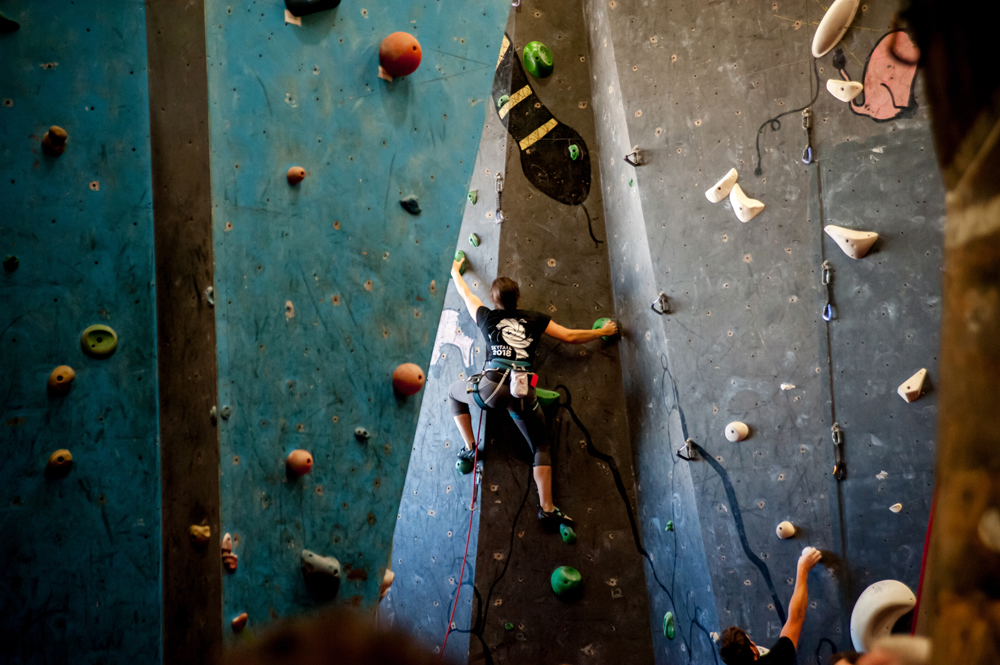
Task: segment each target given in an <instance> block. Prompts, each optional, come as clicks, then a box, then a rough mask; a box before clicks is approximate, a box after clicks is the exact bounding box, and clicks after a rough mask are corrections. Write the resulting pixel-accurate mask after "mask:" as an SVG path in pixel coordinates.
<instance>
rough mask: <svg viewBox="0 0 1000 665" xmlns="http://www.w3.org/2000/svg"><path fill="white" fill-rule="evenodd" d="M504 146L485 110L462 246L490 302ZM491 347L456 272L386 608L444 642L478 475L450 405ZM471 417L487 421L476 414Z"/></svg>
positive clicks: (463, 646)
mask: <svg viewBox="0 0 1000 665" xmlns="http://www.w3.org/2000/svg"><path fill="white" fill-rule="evenodd" d="M487 103H489V100H487ZM506 145H507V130H506V129H505V128H504V127H503V125H502V124H501V123H500V122H499V121H498V120H497V116H496V114H495V113H492V112H491V113H487V114H486V123H485V125H484V127H483V138H482V142H481V143H480V144H479V154H478V156H477V158H476V167H475V171H474V172H473V174H472V181H471V184H470V185H469V189H470V191H475V192H476V203H475V204H473V203H471V202H469V203H467V204H466V208H465V217H464V218H463V220H462V229H461V232H460V233H459V237H458V245H457V246H458V247H459V248H460V249H461V250H462V251H464V252H465V253H466V255H467V257H468V259H469V263H470V266H471V267H470V268H469V269H468V270H467V271H466V273H465V277H466V281H467V282H468V284H469V286H470V287H471V288H472V289H473V291H474V292H475V293H476V294H477V295H478V296H479V297H480V299H482V300H483V301H486V300H488V290H489V285H490V284H491V283H492V282H493V280H494V279H495V278H496V265H497V263H496V261H497V247H498V245H497V241H498V239H499V237H500V232H501V230H502V228H503V227H502V226H500V225H497V224H496V223H495V221H494V212H495V210H496V202H497V201H496V191H495V190H496V176H497V173H498V172H499V173H501V174H502V173H503V169H504V158H505V156H506ZM472 233H475V234H476V235H477V236H479V238H480V245H479V247H478V248H474V247H472V245H470V244H469V242H468V238H469V235H470V234H472ZM484 352H485V347H484V345H483V340H482V336H481V335H480V334H479V329H478V328H477V327H476V323H475V321H473V320H472V317H471V316H470V315H469V313H468V310H466V308H465V304H464V303H463V302H462V298H461V297H460V296H459V294H458V291H457V290H456V288H455V286H454V283H453V282H452V281H451V280H449V281H448V286H447V292H446V293H445V297H444V309H443V310H442V312H441V321H440V323H439V324H438V329H437V335H436V337H435V339H434V347H433V349H432V350H431V357H430V361H429V365H428V367H429V368H428V372H427V385H425V386H424V400H423V402H422V403H421V405H420V419H419V421H418V423H417V433H416V437H415V439H414V443H413V450H412V452H411V453H410V467H409V469H408V470H407V473H406V485H405V487H404V489H403V496H402V499H401V500H400V505H399V513H398V515H397V518H398V521H397V523H396V532H395V535H394V536H393V540H392V558H393V562H392V569H393V571H394V572H395V573H396V580H395V582H393V586H392V589H391V590H390V591H389V594H388V595H387V596H386V598H385V601H383V607H384V609H382V610H381V612H382V615H381V616H382V617H384V618H385V623H389V624H392V625H396V626H398V627H400V628H404V629H406V630H409V631H410V632H411V633H413V634H414V635H415V636H416V637H417V638H418V639H420V640H422V641H424V642H425V643H427V644H428V645H430V646H432V647H436V648H440V646H441V643H442V641H443V640H444V634H445V630H446V629H447V626H448V617H449V616H450V615H451V611H452V606H453V603H454V600H455V593H456V590H457V589H458V575H459V572H460V571H461V567H462V555H463V554H464V552H465V544H466V538H467V537H469V504H470V501H471V498H472V492H473V490H472V476H471V475H462V474H461V473H460V472H459V471H458V470H457V469H456V468H455V462H456V461H457V460H458V458H457V457H456V454H457V453H458V451H459V450H460V449H461V446H462V437H461V435H460V434H459V432H458V428H457V427H456V426H455V421H454V419H453V417H452V413H451V408H450V407H449V406H448V388H449V387H450V386H451V384H452V382H454V381H457V380H459V379H463V378H466V377H468V376H471V375H472V374H475V373H476V372H478V371H479V368H481V367H482V365H483V359H484V358H485V356H484V355H483V354H484ZM473 425H479V417H478V415H477V416H476V417H475V420H474V421H473ZM482 432H484V433H485V426H483V427H482ZM477 495H478V490H477ZM480 514H481V512H480V511H479V510H476V511H474V513H473V515H472V519H473V524H472V535H471V538H470V542H469V558H468V561H467V562H466V565H465V574H464V575H463V577H462V590H461V594H460V596H459V604H458V607H457V608H456V610H455V618H454V623H455V626H456V630H455V631H453V632H452V633H451V635H450V637H449V638H448V646H447V654H448V655H449V656H451V657H453V658H455V659H456V660H464V659H465V656H466V654H467V653H468V650H469V627H470V626H471V622H472V621H473V617H472V615H471V613H472V611H473V606H474V598H475V596H474V590H473V584H472V582H473V579H474V578H475V566H476V556H475V553H476V542H477V538H478V534H479V516H480Z"/></svg>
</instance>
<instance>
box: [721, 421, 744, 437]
mask: <svg viewBox="0 0 1000 665" xmlns="http://www.w3.org/2000/svg"><path fill="white" fill-rule="evenodd" d="M749 435H750V428H749V427H747V426H746V423H741V422H739V421H734V422H731V423H729V424H728V425H726V438H727V439H729V440H730V441H742V440H743V439H745V438H747V437H748V436H749Z"/></svg>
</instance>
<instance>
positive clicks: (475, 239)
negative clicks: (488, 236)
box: [469, 233, 479, 247]
mask: <svg viewBox="0 0 1000 665" xmlns="http://www.w3.org/2000/svg"><path fill="white" fill-rule="evenodd" d="M469 244H470V245H472V246H473V247H479V236H477V235H476V234H475V233H472V234H469Z"/></svg>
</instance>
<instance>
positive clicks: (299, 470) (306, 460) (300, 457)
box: [285, 450, 313, 476]
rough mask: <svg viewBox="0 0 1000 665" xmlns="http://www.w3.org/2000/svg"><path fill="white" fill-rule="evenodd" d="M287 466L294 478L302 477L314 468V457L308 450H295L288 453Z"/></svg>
mask: <svg viewBox="0 0 1000 665" xmlns="http://www.w3.org/2000/svg"><path fill="white" fill-rule="evenodd" d="M285 465H286V466H287V467H288V473H290V474H291V475H293V476H302V475H305V474H307V473H309V472H310V471H312V468H313V456H312V453H310V452H309V451H308V450H293V451H292V452H290V453H288V458H287V459H286V460H285Z"/></svg>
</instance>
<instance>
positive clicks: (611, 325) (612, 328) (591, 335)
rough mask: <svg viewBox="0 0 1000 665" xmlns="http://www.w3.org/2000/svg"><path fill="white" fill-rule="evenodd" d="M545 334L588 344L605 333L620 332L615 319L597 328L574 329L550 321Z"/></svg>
mask: <svg viewBox="0 0 1000 665" xmlns="http://www.w3.org/2000/svg"><path fill="white" fill-rule="evenodd" d="M545 334H546V335H548V336H549V337H555V338H556V339H557V340H559V341H560V342H566V343H568V344H586V343H587V342H592V341H594V340H595V339H598V338H599V337H604V336H605V335H609V336H610V335H616V334H618V326H617V325H615V322H614V321H608V322H607V323H605V324H604V327H602V328H598V329H597V330H572V329H570V328H564V327H562V326H561V325H559V324H558V323H556V322H555V321H549V325H548V326H547V327H546V328H545Z"/></svg>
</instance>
